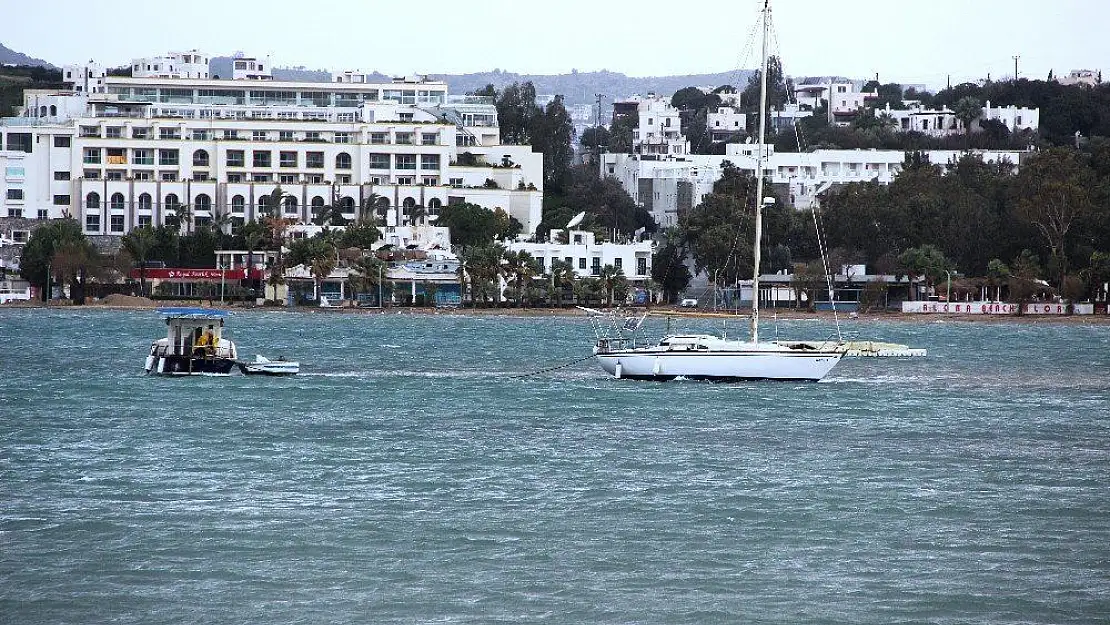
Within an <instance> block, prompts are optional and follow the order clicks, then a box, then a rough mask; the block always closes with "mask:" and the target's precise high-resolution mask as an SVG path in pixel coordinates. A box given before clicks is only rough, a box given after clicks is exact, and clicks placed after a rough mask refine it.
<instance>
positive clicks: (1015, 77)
mask: <svg viewBox="0 0 1110 625" xmlns="http://www.w3.org/2000/svg"><path fill="white" fill-rule="evenodd" d="M1020 58H1021V55H1018V54H1015V55H1014V82H1017V78H1018V73H1017V62H1018V59H1020Z"/></svg>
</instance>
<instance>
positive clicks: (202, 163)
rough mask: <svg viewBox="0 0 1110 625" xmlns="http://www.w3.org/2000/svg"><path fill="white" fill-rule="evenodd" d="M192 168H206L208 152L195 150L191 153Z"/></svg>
mask: <svg viewBox="0 0 1110 625" xmlns="http://www.w3.org/2000/svg"><path fill="white" fill-rule="evenodd" d="M193 167H208V152H207V151H205V150H197V151H196V152H193Z"/></svg>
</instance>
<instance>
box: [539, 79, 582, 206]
mask: <svg viewBox="0 0 1110 625" xmlns="http://www.w3.org/2000/svg"><path fill="white" fill-rule="evenodd" d="M530 134H531V137H532V145H533V146H534V147H535V148H538V149H539V150H540V151H541V152H543V181H544V185H545V188H547V189H550V190H551V191H554V192H559V191H561V190H562V189H563V188H564V187H565V186H566V185H567V182H568V181H569V179H570V164H571V160H572V159H573V158H574V147H573V137H574V124H573V123H572V122H571V119H570V113H568V112H567V109H566V107H565V106H564V105H563V96H561V95H557V96H555V99H554V100H552V101H551V102H550V103H548V105H547V107H546V108H545V109H544V110H543V113H542V114H539V115H536V116H535V117H534V118H533V120H532V126H531V129H530Z"/></svg>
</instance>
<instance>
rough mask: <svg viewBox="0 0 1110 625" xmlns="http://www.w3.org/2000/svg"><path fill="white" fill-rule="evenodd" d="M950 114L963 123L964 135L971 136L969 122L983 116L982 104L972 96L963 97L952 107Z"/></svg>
mask: <svg viewBox="0 0 1110 625" xmlns="http://www.w3.org/2000/svg"><path fill="white" fill-rule="evenodd" d="M952 113H953V114H955V116H956V119H958V120H960V121H961V122H963V125H964V134H966V135H970V134H971V122H973V121H975V120H977V119H979V116H980V115H982V114H983V103H982V102H980V101H979V99H978V98H975V97H973V96H964V97H962V98H960V99H959V100H957V101H956V103H955V104H953V105H952Z"/></svg>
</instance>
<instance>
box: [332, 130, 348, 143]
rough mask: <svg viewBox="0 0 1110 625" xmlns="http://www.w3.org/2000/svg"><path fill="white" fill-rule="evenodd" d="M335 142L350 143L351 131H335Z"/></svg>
mask: <svg viewBox="0 0 1110 625" xmlns="http://www.w3.org/2000/svg"><path fill="white" fill-rule="evenodd" d="M335 142H336V143H350V142H351V133H349V132H337V133H335Z"/></svg>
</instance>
